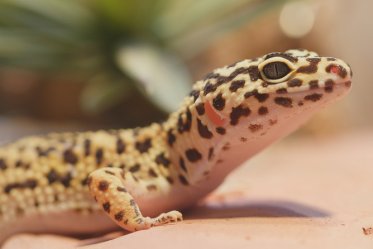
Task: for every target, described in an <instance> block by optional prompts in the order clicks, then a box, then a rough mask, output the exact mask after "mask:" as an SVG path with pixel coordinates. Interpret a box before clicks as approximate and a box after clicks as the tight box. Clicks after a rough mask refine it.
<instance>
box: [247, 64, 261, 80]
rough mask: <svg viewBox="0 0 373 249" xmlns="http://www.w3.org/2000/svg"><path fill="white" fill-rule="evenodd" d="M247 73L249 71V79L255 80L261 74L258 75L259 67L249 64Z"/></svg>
mask: <svg viewBox="0 0 373 249" xmlns="http://www.w3.org/2000/svg"><path fill="white" fill-rule="evenodd" d="M247 71H248V73H249V76H250V80H251V81H253V82H254V81H257V80H258V79H261V75H260V72H259V69H258V66H250V67H249V68H248V69H247Z"/></svg>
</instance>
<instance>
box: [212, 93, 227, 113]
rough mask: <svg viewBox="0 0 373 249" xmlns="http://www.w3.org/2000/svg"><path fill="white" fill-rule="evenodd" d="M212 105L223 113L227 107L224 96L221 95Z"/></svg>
mask: <svg viewBox="0 0 373 249" xmlns="http://www.w3.org/2000/svg"><path fill="white" fill-rule="evenodd" d="M212 105H213V106H214V108H215V109H216V110H218V111H221V110H223V109H224V106H225V99H224V98H223V95H222V94H221V93H220V94H218V95H217V96H216V97H215V98H214V99H213V100H212Z"/></svg>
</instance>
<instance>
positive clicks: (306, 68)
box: [297, 58, 321, 74]
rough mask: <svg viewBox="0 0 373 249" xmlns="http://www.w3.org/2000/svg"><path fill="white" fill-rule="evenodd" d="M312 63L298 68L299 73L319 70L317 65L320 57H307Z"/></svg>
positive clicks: (310, 72)
mask: <svg viewBox="0 0 373 249" xmlns="http://www.w3.org/2000/svg"><path fill="white" fill-rule="evenodd" d="M306 60H307V61H308V62H309V63H310V64H309V65H308V66H302V67H299V68H298V69H297V72H298V73H304V74H312V73H316V72H317V65H318V64H319V62H320V60H321V59H320V58H307V59H306Z"/></svg>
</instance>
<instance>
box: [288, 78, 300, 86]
mask: <svg viewBox="0 0 373 249" xmlns="http://www.w3.org/2000/svg"><path fill="white" fill-rule="evenodd" d="M287 85H288V87H297V86H301V85H302V80H300V79H297V78H294V79H291V80H289V81H288V83H287Z"/></svg>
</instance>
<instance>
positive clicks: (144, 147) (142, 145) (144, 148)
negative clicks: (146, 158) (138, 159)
mask: <svg viewBox="0 0 373 249" xmlns="http://www.w3.org/2000/svg"><path fill="white" fill-rule="evenodd" d="M135 146H136V149H137V150H138V151H140V153H146V152H148V150H149V149H150V147H152V140H151V139H150V138H147V139H145V140H144V141H142V142H136V145H135Z"/></svg>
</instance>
